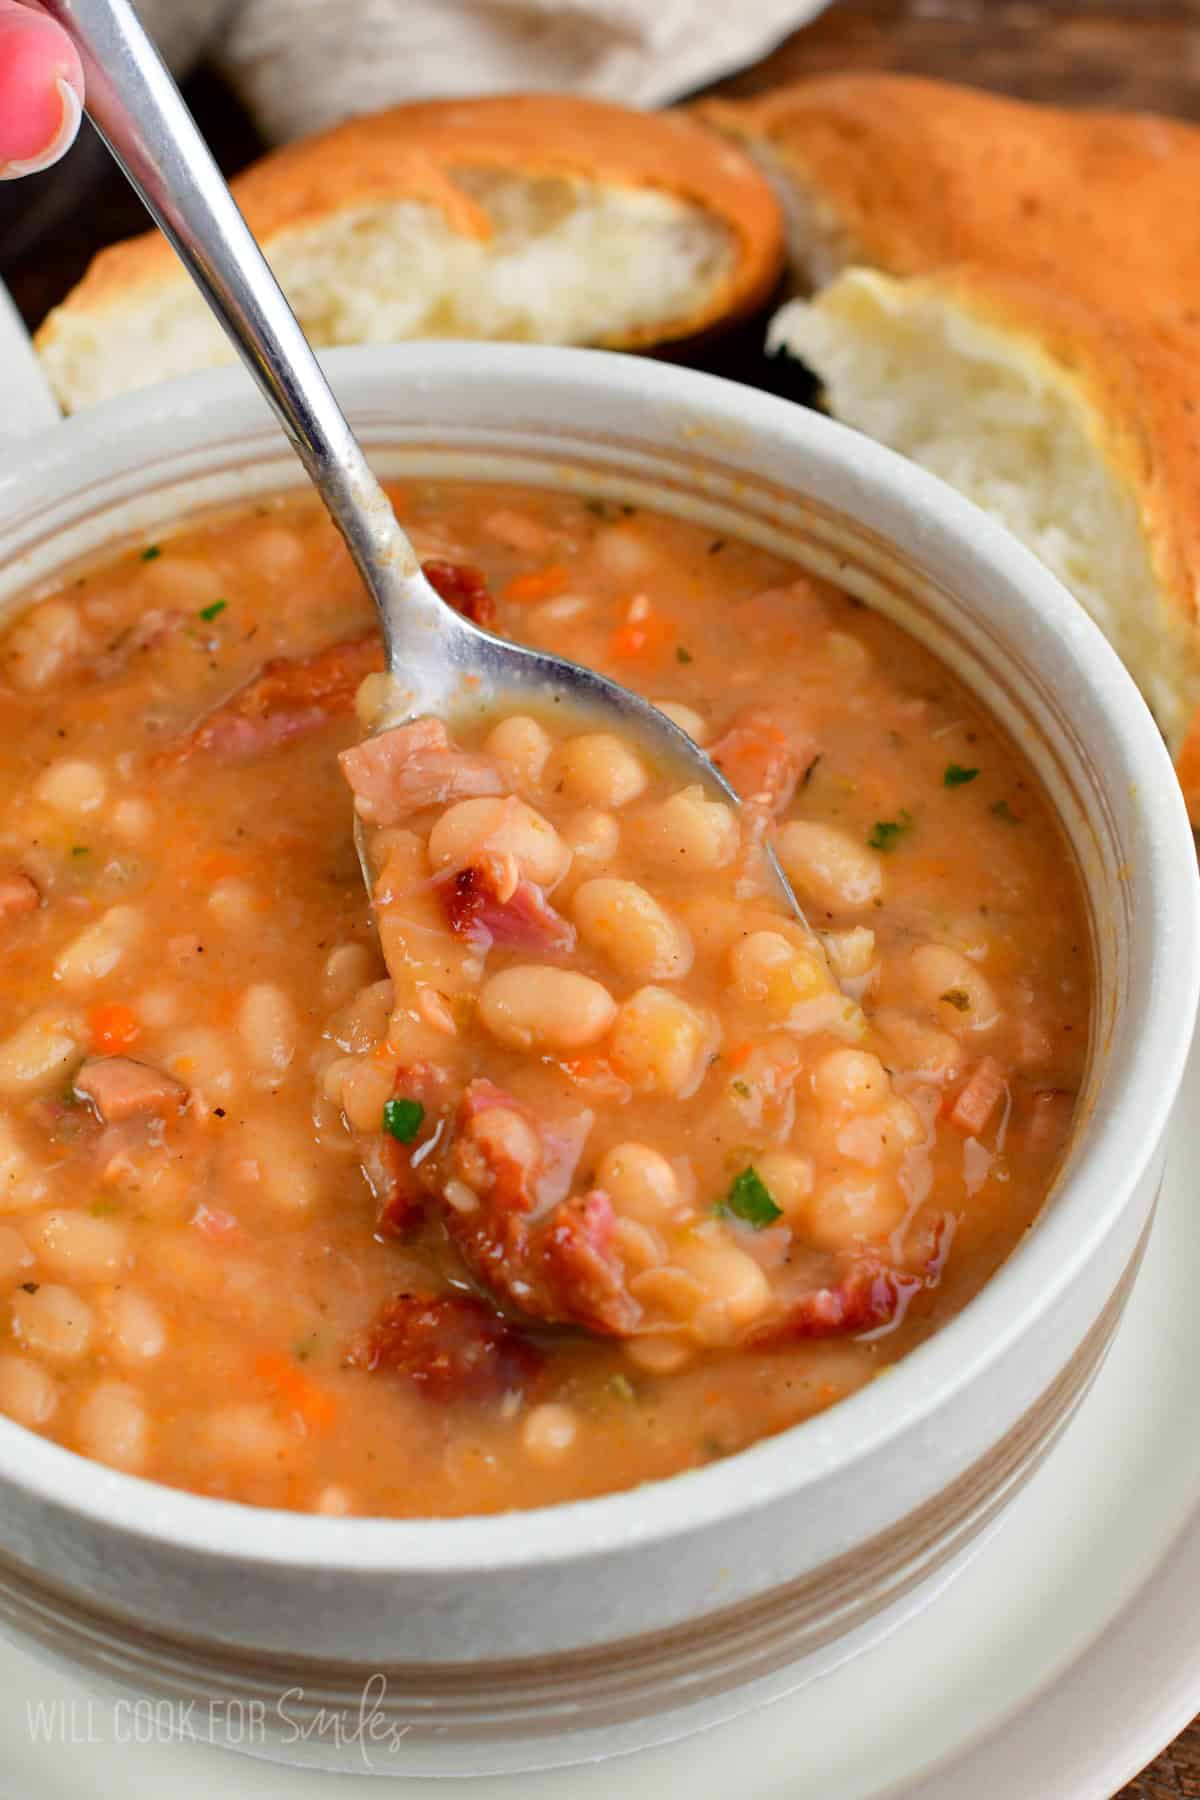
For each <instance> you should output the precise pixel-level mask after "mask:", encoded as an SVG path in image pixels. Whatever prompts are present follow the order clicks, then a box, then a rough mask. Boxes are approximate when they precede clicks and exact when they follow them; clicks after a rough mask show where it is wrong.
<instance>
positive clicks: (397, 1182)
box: [372, 1062, 450, 1237]
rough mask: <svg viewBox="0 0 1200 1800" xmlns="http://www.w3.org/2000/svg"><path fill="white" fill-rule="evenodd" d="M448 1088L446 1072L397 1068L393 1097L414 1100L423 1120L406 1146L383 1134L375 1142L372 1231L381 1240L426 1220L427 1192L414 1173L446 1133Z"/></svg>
mask: <svg viewBox="0 0 1200 1800" xmlns="http://www.w3.org/2000/svg"><path fill="white" fill-rule="evenodd" d="M449 1085H450V1083H449V1076H448V1074H447V1073H446V1071H445V1070H444V1069H439V1068H437V1067H436V1066H435V1065H434V1064H433V1063H426V1062H421V1063H412V1064H411V1065H410V1066H408V1067H406V1068H400V1069H397V1070H396V1079H395V1082H394V1084H393V1087H392V1097H393V1099H396V1100H416V1101H417V1102H418V1104H419V1105H421V1106H422V1107H423V1108H424V1112H425V1116H424V1118H423V1119H422V1120H421V1123H420V1125H419V1127H418V1129H417V1132H416V1135H415V1136H414V1137H413V1140H412V1142H411V1143H409V1144H402V1143H401V1142H400V1141H399V1139H398V1138H394V1137H392V1136H391V1135H390V1133H388V1132H384V1133H383V1136H382V1139H381V1142H380V1154H379V1158H378V1160H377V1163H376V1165H375V1166H374V1168H373V1169H372V1174H373V1175H374V1176H375V1180H374V1182H373V1185H374V1186H375V1190H376V1193H375V1197H376V1199H377V1200H378V1202H379V1212H378V1214H377V1215H376V1220H375V1224H376V1229H377V1230H378V1231H379V1232H381V1233H382V1234H383V1236H385V1237H407V1236H408V1235H409V1233H410V1232H412V1231H415V1230H416V1228H417V1226H418V1225H420V1223H421V1221H422V1219H423V1218H424V1216H425V1203H426V1201H427V1200H428V1198H429V1193H428V1189H427V1188H426V1186H425V1185H424V1184H423V1183H422V1181H421V1180H420V1177H419V1174H418V1170H419V1168H420V1166H421V1164H422V1163H423V1162H424V1160H425V1158H426V1157H427V1156H429V1154H430V1153H431V1150H433V1149H436V1147H437V1143H438V1140H439V1139H440V1137H441V1135H442V1133H443V1131H444V1130H445V1125H446V1109H447V1107H448V1105H449Z"/></svg>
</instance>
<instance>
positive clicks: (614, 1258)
mask: <svg viewBox="0 0 1200 1800" xmlns="http://www.w3.org/2000/svg"><path fill="white" fill-rule="evenodd" d="M496 1112H502V1113H504V1114H505V1115H507V1117H506V1118H505V1120H504V1121H503V1126H504V1128H503V1129H499V1128H498V1122H496V1121H494V1120H493V1121H489V1120H488V1119H487V1115H488V1114H489V1113H491V1114H495V1113H496ZM591 1124H592V1115H591V1114H590V1113H589V1114H586V1115H584V1116H583V1117H582V1118H580V1119H576V1120H571V1121H567V1122H565V1123H558V1124H555V1125H553V1126H551V1125H546V1124H542V1123H540V1122H539V1121H538V1120H536V1119H535V1118H534V1117H533V1115H532V1114H531V1113H530V1111H529V1109H528V1108H526V1107H523V1106H522V1105H521V1104H520V1102H519V1101H517V1100H514V1099H513V1097H512V1096H511V1095H509V1094H506V1093H505V1092H504V1091H503V1089H501V1088H498V1087H496V1086H495V1084H494V1083H493V1082H490V1081H484V1080H478V1081H473V1082H471V1083H470V1084H469V1085H468V1087H467V1089H466V1091H465V1093H464V1095H463V1097H462V1100H461V1101H460V1103H459V1108H458V1116H457V1119H456V1122H455V1141H454V1148H453V1153H452V1155H451V1157H450V1159H449V1163H448V1168H447V1172H446V1173H447V1180H446V1182H445V1184H444V1186H443V1190H442V1199H443V1222H444V1224H445V1227H446V1230H447V1232H448V1234H449V1236H450V1237H451V1238H452V1239H453V1241H454V1243H455V1245H456V1246H457V1248H458V1251H459V1253H460V1255H461V1256H462V1258H463V1260H464V1262H465V1263H466V1264H467V1267H468V1268H469V1269H470V1271H471V1273H472V1275H473V1276H474V1277H475V1279H476V1280H477V1281H478V1282H479V1283H480V1285H481V1286H483V1287H485V1288H486V1289H487V1290H488V1292H489V1293H491V1294H493V1295H494V1296H495V1298H496V1299H497V1301H498V1302H499V1303H501V1304H502V1305H504V1306H508V1307H512V1308H514V1309H515V1310H517V1311H519V1312H520V1313H522V1314H524V1316H525V1317H526V1318H529V1319H536V1320H539V1321H540V1322H543V1323H545V1324H557V1325H578V1326H582V1327H583V1328H584V1329H585V1330H588V1331H594V1332H597V1333H600V1334H601V1335H604V1336H608V1337H623V1336H627V1335H628V1334H629V1333H630V1332H632V1331H633V1330H634V1329H635V1328H636V1326H637V1323H638V1320H639V1318H640V1308H639V1306H638V1304H637V1302H636V1301H635V1300H634V1299H633V1297H632V1295H631V1294H630V1293H629V1290H628V1287H627V1286H626V1281H625V1270H624V1267H623V1265H622V1263H621V1259H620V1257H619V1255H618V1253H617V1250H616V1246H615V1244H614V1241H613V1238H614V1233H613V1224H614V1219H613V1209H612V1202H611V1201H610V1199H609V1197H608V1195H607V1194H604V1193H602V1192H601V1191H599V1190H595V1191H593V1192H591V1193H588V1194H587V1195H575V1196H573V1197H571V1198H564V1197H563V1196H564V1195H566V1194H567V1193H568V1191H569V1189H570V1184H571V1180H572V1177H573V1176H574V1173H575V1169H576V1166H577V1164H578V1161H579V1157H580V1155H581V1154H582V1151H583V1146H584V1144H585V1143H586V1141H587V1136H588V1133H589V1131H590V1129H591ZM458 1188H461V1189H462V1190H463V1192H464V1193H465V1194H466V1195H468V1196H469V1197H470V1204H460V1203H459V1201H460V1196H459V1195H458V1193H457V1189H458Z"/></svg>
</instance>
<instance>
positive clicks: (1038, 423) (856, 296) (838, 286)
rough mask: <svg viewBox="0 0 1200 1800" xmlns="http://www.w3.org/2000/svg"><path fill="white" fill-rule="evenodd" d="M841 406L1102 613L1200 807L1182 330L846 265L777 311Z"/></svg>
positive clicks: (1198, 632) (1194, 505) (1198, 662)
mask: <svg viewBox="0 0 1200 1800" xmlns="http://www.w3.org/2000/svg"><path fill="white" fill-rule="evenodd" d="M769 342H770V346H771V348H773V349H775V350H787V351H788V352H789V353H791V354H792V355H794V356H797V357H800V358H801V359H802V360H803V361H804V362H805V363H806V364H808V366H809V367H810V368H811V369H812V370H813V371H814V373H815V374H816V375H817V377H818V378H819V380H820V382H821V383H822V387H823V390H824V396H825V400H826V403H827V405H828V407H829V410H830V411H831V412H832V413H833V414H834V416H835V417H837V418H839V419H842V420H843V421H844V422H845V423H847V424H849V425H853V426H855V427H856V428H857V429H858V430H860V431H863V432H865V433H867V434H868V435H869V436H870V437H873V438H877V439H878V440H879V441H880V442H882V443H885V444H888V445H889V446H890V447H891V448H892V449H894V450H899V451H901V452H902V453H903V454H904V455H906V456H909V457H911V458H912V459H913V460H914V461H915V462H918V463H920V464H922V465H923V466H924V467H925V468H927V469H930V470H931V471H932V472H933V473H934V474H935V475H939V476H941V477H942V479H943V480H945V481H948V482H949V483H950V484H951V485H952V486H953V487H956V488H958V489H959V490H960V491H961V492H962V493H964V494H966V495H967V496H968V497H969V498H970V499H972V500H975V501H976V502H978V504H979V505H981V506H983V507H984V508H986V510H987V511H988V512H990V513H991V514H993V515H994V516H995V517H996V518H998V519H1000V520H1001V521H1002V522H1003V523H1004V524H1005V525H1007V526H1008V527H1009V529H1010V530H1011V531H1012V532H1013V533H1014V535H1015V536H1017V537H1018V538H1020V539H1021V540H1022V541H1023V542H1024V543H1025V544H1027V545H1028V546H1029V548H1030V549H1032V550H1034V551H1035V552H1036V553H1037V555H1038V556H1040V557H1041V559H1042V561H1043V562H1045V563H1046V564H1047V565H1048V566H1049V567H1050V568H1051V569H1052V570H1053V571H1054V573H1055V574H1056V575H1058V576H1059V578H1060V579H1061V580H1062V581H1063V582H1064V584H1065V585H1066V586H1067V587H1068V588H1069V589H1070V591H1071V592H1072V593H1073V594H1074V595H1075V597H1076V598H1077V599H1078V600H1079V601H1081V602H1082V604H1083V605H1084V606H1085V607H1086V608H1087V610H1088V612H1089V613H1091V615H1092V617H1093V618H1094V619H1095V620H1096V622H1097V624H1098V625H1100V627H1101V629H1102V630H1103V631H1104V633H1105V635H1106V636H1107V637H1108V639H1109V641H1110V642H1111V643H1112V644H1113V646H1114V647H1115V649H1116V650H1117V651H1118V652H1119V654H1120V655H1121V657H1122V658H1123V660H1124V662H1125V663H1126V666H1127V667H1128V668H1129V670H1130V673H1131V674H1132V675H1133V677H1134V679H1135V680H1136V681H1137V683H1138V685H1139V686H1140V688H1141V689H1142V692H1143V693H1144V694H1145V696H1146V698H1147V700H1148V701H1149V704H1150V706H1151V709H1152V710H1153V712H1154V714H1155V716H1156V718H1157V720H1158V723H1159V725H1160V727H1161V729H1162V731H1163V734H1164V736H1165V737H1166V739H1167V743H1168V745H1169V747H1170V749H1171V751H1172V754H1173V755H1174V756H1175V758H1176V762H1177V767H1178V769H1179V773H1180V779H1181V782H1182V783H1183V787H1184V792H1185V796H1186V798H1187V801H1188V808H1189V812H1190V814H1191V816H1192V819H1193V822H1194V823H1200V616H1198V599H1197V581H1196V578H1197V571H1200V493H1198V491H1197V490H1198V488H1200V404H1198V403H1197V396H1198V393H1200V389H1198V383H1197V377H1196V373H1195V362H1194V356H1193V355H1192V354H1191V352H1190V351H1189V350H1188V348H1187V345H1186V343H1185V341H1184V340H1183V339H1182V338H1180V337H1178V336H1172V334H1170V333H1168V332H1166V331H1165V330H1160V331H1158V332H1157V333H1155V332H1151V331H1150V330H1148V329H1146V328H1144V327H1140V326H1138V325H1136V324H1129V323H1122V322H1117V321H1115V320H1112V319H1110V318H1107V317H1105V316H1104V315H1103V314H1101V313H1099V312H1098V311H1097V310H1096V309H1095V308H1093V307H1089V306H1087V305H1085V304H1084V303H1083V302H1080V301H1076V300H1074V299H1072V298H1070V297H1069V296H1063V295H1061V294H1056V293H1054V292H1052V291H1050V290H1048V289H1046V288H1045V287H1043V286H1040V285H1039V284H1037V283H1034V282H1028V281H1022V280H1020V279H1018V278H1015V277H1012V276H1006V275H1003V274H997V273H995V272H994V271H992V270H990V269H980V268H979V267H977V266H971V267H965V268H960V269H952V270H946V271H942V272H939V273H937V274H934V275H929V276H923V277H914V278H910V279H907V280H897V279H895V278H893V277H890V276H887V275H883V274H880V273H878V272H877V271H872V270H866V269H849V270H847V271H846V272H845V273H844V274H843V275H841V276H839V277H838V278H837V280H835V281H834V282H833V283H832V284H831V285H830V286H828V287H826V288H825V289H823V291H822V292H821V293H820V294H819V295H818V297H817V298H816V299H815V300H812V301H802V300H795V301H792V302H790V303H789V304H788V305H787V306H785V307H784V308H783V309H782V310H781V311H780V312H779V313H778V314H777V315H776V317H775V319H774V321H773V323H772V326H771V330H770V339H769Z"/></svg>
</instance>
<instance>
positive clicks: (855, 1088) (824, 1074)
mask: <svg viewBox="0 0 1200 1800" xmlns="http://www.w3.org/2000/svg"><path fill="white" fill-rule="evenodd" d="M812 1084H813V1092H814V1094H815V1095H816V1096H817V1099H818V1100H820V1101H822V1102H823V1104H824V1105H826V1106H829V1107H834V1108H837V1109H838V1110H843V1111H846V1112H875V1111H876V1110H877V1109H878V1108H879V1107H881V1106H882V1105H883V1103H884V1101H885V1100H886V1099H887V1097H888V1094H889V1092H890V1088H889V1085H888V1078H887V1071H886V1070H885V1068H884V1066H883V1064H882V1063H881V1062H880V1060H879V1058H878V1057H877V1056H872V1055H871V1053H870V1051H869V1050H831V1051H830V1052H829V1055H828V1056H823V1057H822V1058H821V1060H820V1062H819V1063H818V1064H817V1066H816V1068H815V1069H814V1070H813V1077H812Z"/></svg>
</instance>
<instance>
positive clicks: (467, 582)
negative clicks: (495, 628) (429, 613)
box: [421, 558, 496, 627]
mask: <svg viewBox="0 0 1200 1800" xmlns="http://www.w3.org/2000/svg"><path fill="white" fill-rule="evenodd" d="M421 568H422V571H423V573H424V575H425V579H426V581H427V582H428V583H429V585H430V587H431V588H433V590H434V592H435V593H437V594H439V595H440V596H441V598H442V599H443V600H444V601H445V602H446V605H447V606H452V607H453V608H454V610H455V612H457V613H461V614H462V616H463V618H464V619H470V621H471V623H472V624H473V625H483V626H485V627H486V626H491V625H494V624H495V622H496V602H495V601H494V600H493V598H492V595H491V590H490V589H489V587H488V584H487V577H486V576H485V575H484V573H483V570H482V569H477V568H475V567H474V566H473V565H472V564H471V563H453V562H442V561H440V560H438V559H436V558H431V559H430V561H428V562H423V563H422V564H421Z"/></svg>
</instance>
